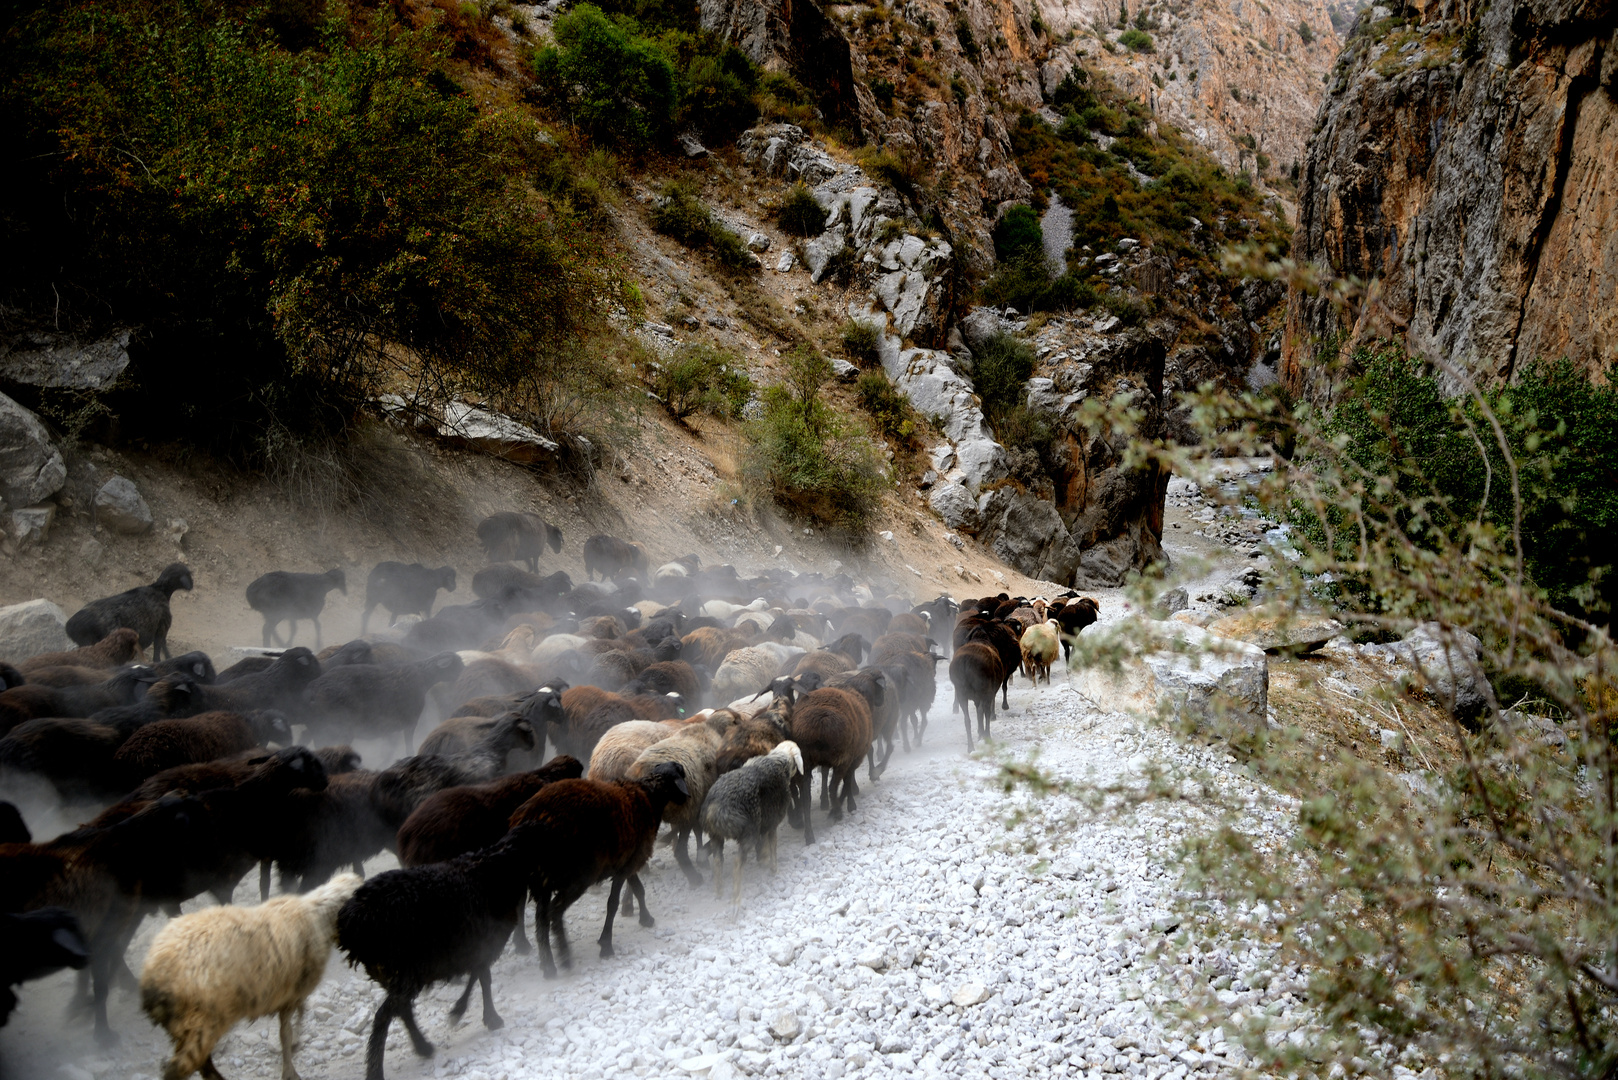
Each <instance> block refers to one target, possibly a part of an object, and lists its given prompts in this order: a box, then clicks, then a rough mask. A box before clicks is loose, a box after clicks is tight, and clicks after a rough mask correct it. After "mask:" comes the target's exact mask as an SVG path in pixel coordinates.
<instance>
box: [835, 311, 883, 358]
mask: <svg viewBox="0 0 1618 1080" xmlns="http://www.w3.org/2000/svg"><path fill="white" fill-rule="evenodd" d="M842 339H843V348H844V349H845V350H846V351H847V352H848V355H849V358H850V359H852V360H853V361H854V362H855V363H856V364H858V365H860V366H861V367H870V366H871V365H873V364H875V363H876V362H877V348H878V347H879V346H880V345H881V343H882V337H881V335H880V334H878V333H877V329H876V327H874V326H872V325H871V324H870V323H867V322H860V321H859V320H858V319H850V320H848V321H847V322H846V323H844V324H843V330H842Z"/></svg>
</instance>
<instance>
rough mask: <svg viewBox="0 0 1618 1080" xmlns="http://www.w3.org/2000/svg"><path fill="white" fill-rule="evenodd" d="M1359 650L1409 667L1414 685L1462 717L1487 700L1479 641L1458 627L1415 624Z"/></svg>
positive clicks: (1479, 709)
mask: <svg viewBox="0 0 1618 1080" xmlns="http://www.w3.org/2000/svg"><path fill="white" fill-rule="evenodd" d="M1360 651H1361V652H1362V653H1363V654H1364V655H1367V656H1376V657H1379V658H1381V659H1383V660H1386V661H1388V662H1390V663H1394V664H1399V665H1401V666H1404V667H1408V668H1410V669H1411V672H1412V675H1413V676H1414V678H1415V681H1416V682H1417V683H1418V684H1420V685H1424V686H1425V688H1426V689H1427V690H1428V691H1429V692H1430V693H1431V694H1432V695H1433V696H1434V697H1435V698H1437V699H1438V700H1439V701H1440V702H1441V703H1443V704H1444V705H1446V706H1451V707H1452V708H1453V711H1454V713H1455V715H1456V716H1459V717H1461V718H1463V719H1470V718H1472V717H1475V716H1477V715H1478V714H1479V713H1481V712H1482V711H1483V709H1484V707H1485V706H1486V705H1487V703H1488V696H1487V693H1488V681H1487V679H1486V677H1485V676H1484V673H1483V667H1482V664H1481V660H1482V657H1483V642H1481V641H1479V640H1478V638H1477V636H1476V635H1475V634H1472V633H1469V632H1468V631H1466V630H1462V629H1460V628H1459V627H1452V628H1449V629H1445V628H1444V627H1443V626H1442V625H1440V624H1439V623H1431V622H1429V623H1418V624H1417V625H1416V626H1414V627H1412V628H1411V630H1410V632H1409V633H1407V634H1405V636H1404V638H1403V640H1400V641H1394V642H1389V643H1388V644H1386V645H1366V646H1364V647H1363V648H1362V649H1361V650H1360ZM1452 703H1453V704H1452Z"/></svg>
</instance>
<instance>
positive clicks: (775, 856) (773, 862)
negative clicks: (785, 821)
mask: <svg viewBox="0 0 1618 1080" xmlns="http://www.w3.org/2000/svg"><path fill="white" fill-rule="evenodd" d="M780 845H781V837H780V836H779V835H778V834H777V833H776V831H775V830H774V829H771V830H770V835H769V837H768V846H769V850H770V873H771V874H774V873H775V872H776V870H777V869H778V866H779V852H780Z"/></svg>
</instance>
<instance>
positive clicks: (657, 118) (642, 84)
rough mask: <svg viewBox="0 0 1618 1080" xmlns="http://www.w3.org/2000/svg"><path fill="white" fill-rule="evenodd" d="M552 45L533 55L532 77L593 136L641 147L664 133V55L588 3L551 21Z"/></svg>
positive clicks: (669, 77)
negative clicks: (554, 41) (554, 40)
mask: <svg viewBox="0 0 1618 1080" xmlns="http://www.w3.org/2000/svg"><path fill="white" fill-rule="evenodd" d="M553 33H554V35H555V38H556V44H554V45H548V46H546V47H545V48H543V49H541V50H539V51H538V52H537V53H535V54H534V57H533V61H532V66H533V72H534V78H535V80H536V82H537V83H538V84H539V86H540V87H541V88H542V89H543V90H544V92H545V93H546V94H547V95H548V97H549V98H550V99H551V100H553V101H556V102H558V103H560V105H561V107H562V108H563V110H564V111H565V112H566V113H567V115H568V117H569V118H570V119H571V120H572V121H573V122H574V123H576V124H578V125H579V126H580V127H582V128H584V129H585V130H586V131H588V132H589V133H590V134H591V135H592V136H593V137H595V138H597V139H601V140H604V141H607V142H611V143H616V144H618V145H620V146H625V147H628V148H630V149H634V150H644V149H646V148H647V147H649V146H651V145H652V143H654V142H657V141H659V140H661V139H664V138H666V137H667V136H668V134H669V132H670V130H671V129H672V127H673V124H674V107H675V104H676V101H677V99H678V94H679V88H678V86H677V85H676V80H675V73H674V65H673V63H671V62H670V60H669V57H668V55H667V54H666V53H665V52H664V51H663V50H662V49H661V48H659V47H658V45H657V44H656V43H655V42H653V41H651V40H650V39H648V38H645V37H641V36H639V35H634V34H631V33H629V31H627V30H626V29H624V27H622V26H620V25H618V24H617V23H614V22H613V21H612V20H610V19H608V18H607V16H606V15H604V14H603V13H602V11H601V9H600V8H598V7H596V6H595V5H593V4H580V5H579V6H578V7H576V8H574V9H572V10H571V11H569V12H567V13H566V14H563V15H560V16H558V17H557V19H556V23H555V26H554V29H553Z"/></svg>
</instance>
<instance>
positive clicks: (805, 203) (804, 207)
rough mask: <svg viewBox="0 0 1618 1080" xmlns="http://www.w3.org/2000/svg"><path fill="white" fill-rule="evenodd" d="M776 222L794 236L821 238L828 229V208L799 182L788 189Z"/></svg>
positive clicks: (806, 186)
mask: <svg viewBox="0 0 1618 1080" xmlns="http://www.w3.org/2000/svg"><path fill="white" fill-rule="evenodd" d="M776 220H778V221H779V222H780V223H781V228H782V229H783V230H785V231H786V232H788V233H791V234H792V235H793V236H819V235H820V234H821V233H822V232H824V231H825V229H826V208H825V207H824V206H821V205H820V200H819V199H817V198H815V196H814V192H812V191H810V190H809V187H808V185H807V184H805V183H803V182H802V181H799V182H798V183H796V184H793V185H792V186H791V187H790V188H788V189H787V193H786V197H785V198H784V199H782V200H781V210H780V212H779V213H778V214H777V215H776Z"/></svg>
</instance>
